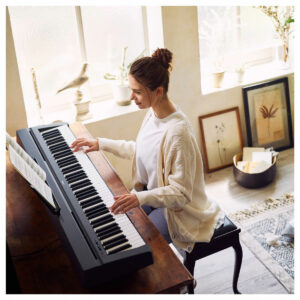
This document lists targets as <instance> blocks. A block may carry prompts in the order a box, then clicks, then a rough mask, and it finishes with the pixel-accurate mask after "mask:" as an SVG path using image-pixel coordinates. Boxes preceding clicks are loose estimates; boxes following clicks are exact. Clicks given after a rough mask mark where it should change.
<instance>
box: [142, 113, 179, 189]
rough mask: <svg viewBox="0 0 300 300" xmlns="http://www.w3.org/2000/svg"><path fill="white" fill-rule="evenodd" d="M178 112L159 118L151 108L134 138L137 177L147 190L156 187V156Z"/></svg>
mask: <svg viewBox="0 0 300 300" xmlns="http://www.w3.org/2000/svg"><path fill="white" fill-rule="evenodd" d="M179 114H180V111H176V112H174V113H172V114H170V115H169V116H167V117H166V118H162V119H160V118H157V117H156V116H155V113H154V111H153V110H152V109H151V112H150V117H149V120H148V122H147V123H146V124H145V126H144V127H143V128H142V129H141V131H140V132H139V135H138V137H137V140H136V166H137V179H138V181H139V182H141V183H143V184H144V185H145V186H147V189H148V190H152V189H154V188H157V187H158V181H157V157H158V153H159V147H160V143H161V140H162V137H163V135H164V133H165V131H166V129H167V128H168V126H169V125H170V124H171V123H172V122H171V121H172V119H173V118H174V117H176V116H178V115H179Z"/></svg>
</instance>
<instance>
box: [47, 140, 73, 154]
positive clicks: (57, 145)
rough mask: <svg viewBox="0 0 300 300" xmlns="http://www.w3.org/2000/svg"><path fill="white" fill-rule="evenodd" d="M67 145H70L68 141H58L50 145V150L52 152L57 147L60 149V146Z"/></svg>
mask: <svg viewBox="0 0 300 300" xmlns="http://www.w3.org/2000/svg"><path fill="white" fill-rule="evenodd" d="M67 146H68V144H67V143H66V142H61V143H58V144H56V145H52V146H50V147H49V150H50V151H51V152H53V151H55V150H56V149H59V148H61V147H67ZM69 149H70V147H69Z"/></svg>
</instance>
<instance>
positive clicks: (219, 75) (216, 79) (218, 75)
mask: <svg viewBox="0 0 300 300" xmlns="http://www.w3.org/2000/svg"><path fill="white" fill-rule="evenodd" d="M224 74H225V72H224V71H221V72H214V73H211V75H212V79H213V87H214V88H217V89H218V88H220V87H221V86H222V82H223V78H224Z"/></svg>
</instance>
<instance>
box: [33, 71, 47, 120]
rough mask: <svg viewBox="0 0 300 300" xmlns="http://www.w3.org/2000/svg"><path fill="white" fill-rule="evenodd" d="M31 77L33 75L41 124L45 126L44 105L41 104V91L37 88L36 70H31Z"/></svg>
mask: <svg viewBox="0 0 300 300" xmlns="http://www.w3.org/2000/svg"><path fill="white" fill-rule="evenodd" d="M31 75H32V82H33V89H34V95H35V99H36V102H37V106H38V111H39V117H40V121H41V123H42V124H43V123H44V118H43V115H42V104H41V99H40V94H39V89H38V86H37V81H36V74H35V70H34V68H31Z"/></svg>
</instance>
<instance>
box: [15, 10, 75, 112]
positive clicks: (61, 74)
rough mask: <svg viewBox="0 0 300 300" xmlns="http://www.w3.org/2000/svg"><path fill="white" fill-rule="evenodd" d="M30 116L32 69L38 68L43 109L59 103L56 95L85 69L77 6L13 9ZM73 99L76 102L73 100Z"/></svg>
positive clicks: (17, 46)
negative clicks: (82, 68) (79, 37)
mask: <svg viewBox="0 0 300 300" xmlns="http://www.w3.org/2000/svg"><path fill="white" fill-rule="evenodd" d="M9 13H10V18H11V24H12V32H13V38H14V43H15V49H16V55H17V60H18V67H19V72H20V77H21V82H22V89H23V94H24V99H25V105H26V109H27V114H28V115H29V116H30V114H32V112H33V110H32V108H33V107H34V104H35V103H34V101H35V100H34V99H35V98H34V97H35V94H34V89H33V81H32V73H31V68H34V69H35V72H36V79H37V85H38V89H39V93H40V99H41V103H42V106H44V107H51V106H53V104H55V103H59V101H60V100H62V98H64V97H65V94H62V95H60V94H58V95H56V91H57V90H58V89H59V88H61V87H62V85H63V84H64V83H67V81H69V80H71V79H73V78H74V77H75V76H76V75H77V73H79V70H80V67H81V55H80V47H79V44H78V34H77V24H76V17H75V9H74V7H53V6H51V7H31V6H28V7H22V6H15V7H9ZM72 100H73V99H72Z"/></svg>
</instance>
